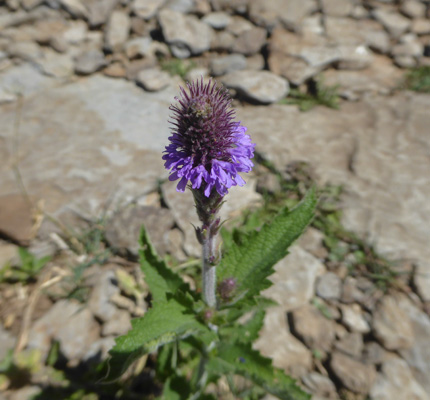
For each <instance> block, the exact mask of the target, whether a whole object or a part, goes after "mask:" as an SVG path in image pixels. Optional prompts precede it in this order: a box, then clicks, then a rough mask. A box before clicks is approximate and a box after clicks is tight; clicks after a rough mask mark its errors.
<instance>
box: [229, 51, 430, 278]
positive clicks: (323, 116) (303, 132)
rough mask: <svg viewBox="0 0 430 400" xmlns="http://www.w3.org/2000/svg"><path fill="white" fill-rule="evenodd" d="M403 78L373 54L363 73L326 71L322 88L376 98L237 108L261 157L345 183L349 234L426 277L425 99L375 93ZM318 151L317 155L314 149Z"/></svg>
mask: <svg viewBox="0 0 430 400" xmlns="http://www.w3.org/2000/svg"><path fill="white" fill-rule="evenodd" d="M335 75H336V79H335V78H334V77H335ZM402 75H403V72H402V71H401V70H398V69H397V68H395V67H394V66H393V65H392V61H391V60H389V59H387V58H386V57H383V56H376V57H375V60H374V62H373V63H372V65H371V66H370V67H369V68H368V69H366V70H364V71H361V72H356V71H327V72H326V73H325V74H324V77H325V80H324V82H325V84H327V85H334V84H340V85H341V86H340V88H339V90H340V92H341V93H342V92H347V91H348V90H349V91H350V92H353V93H356V94H359V95H360V94H363V93H366V92H370V93H373V94H374V95H372V96H366V98H364V99H363V100H362V101H360V102H356V103H354V104H351V103H347V102H346V103H343V104H342V112H337V111H334V110H330V109H327V108H323V107H317V108H315V109H313V110H312V112H310V113H305V114H303V113H300V111H299V110H298V109H297V108H296V107H294V106H282V105H271V106H264V107H263V106H260V107H238V109H237V114H238V118H239V120H241V121H246V125H247V126H248V129H249V132H251V133H252V138H253V140H254V141H255V142H256V143H257V148H258V149H259V152H260V154H261V155H262V156H264V157H265V158H267V159H268V160H270V161H271V162H273V163H274V165H276V167H277V168H279V169H280V170H284V169H285V167H286V165H287V164H288V162H291V161H293V160H303V161H307V162H309V163H311V165H314V166H315V169H316V170H317V171H318V178H317V180H318V182H321V183H323V182H333V183H335V184H342V185H344V187H345V192H344V198H343V202H342V204H343V212H342V215H343V217H342V222H343V224H344V225H345V227H346V228H347V229H349V230H351V231H354V232H357V233H358V234H360V235H362V237H368V238H369V240H371V241H372V243H374V244H375V246H376V248H377V249H378V251H380V252H382V253H383V254H385V255H386V256H388V257H389V258H391V259H396V258H397V259H411V258H413V259H414V260H416V264H417V265H421V267H420V268H421V269H420V271H421V273H427V271H430V263H429V261H428V260H430V249H429V246H428V241H427V240H426V239H425V238H428V237H429V235H430V230H429V227H430V203H429V202H428V201H426V200H425V199H428V198H430V184H429V180H428V170H429V168H430V165H429V161H428V160H429V151H428V149H427V147H426V146H423V145H422V138H426V137H428V128H427V127H428V126H430V114H429V113H428V112H427V110H428V109H429V107H430V99H429V97H428V95H420V94H415V93H408V92H401V93H397V94H395V95H393V96H389V97H387V96H378V95H377V93H391V92H392V90H393V89H394V87H395V85H396V83H395V82H398V79H400V78H401V77H402ZM405 104H406V105H407V107H406V109H404V107H405ZM268 132H270V134H268ZM375 138H378V139H377V140H376V141H375ZM396 143H404V144H405V146H402V147H400V148H399V147H398V146H397V145H396ZM322 147H323V148H324V152H323V153H321V152H320V151H319V150H318V149H320V148H322ZM382 153H383V154H384V155H383V156H382ZM418 161H419V162H418ZM412 182H419V184H412ZM394 188H396V189H394ZM406 204H408V206H406ZM411 235H413V238H414V239H412V238H411Z"/></svg>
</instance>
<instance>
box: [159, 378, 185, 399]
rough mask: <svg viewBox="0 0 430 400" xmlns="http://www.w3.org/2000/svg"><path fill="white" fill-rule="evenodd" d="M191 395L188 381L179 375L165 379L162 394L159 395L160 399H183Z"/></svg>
mask: <svg viewBox="0 0 430 400" xmlns="http://www.w3.org/2000/svg"><path fill="white" fill-rule="evenodd" d="M190 395H191V388H190V384H189V382H188V381H187V380H186V379H185V378H183V377H179V376H174V377H172V378H169V379H167V381H166V383H165V384H164V387H163V394H162V395H161V396H160V397H159V399H160V400H184V399H188V398H189V397H190Z"/></svg>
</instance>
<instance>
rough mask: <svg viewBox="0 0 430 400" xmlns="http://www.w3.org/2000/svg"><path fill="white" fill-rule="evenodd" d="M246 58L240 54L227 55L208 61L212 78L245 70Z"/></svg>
mask: <svg viewBox="0 0 430 400" xmlns="http://www.w3.org/2000/svg"><path fill="white" fill-rule="evenodd" d="M246 65H247V64H246V58H245V56H243V55H242V54H229V55H227V56H221V57H217V58H213V59H212V60H211V61H210V69H211V73H212V75H214V76H219V75H225V74H228V73H230V72H233V71H238V70H241V69H245V68H246Z"/></svg>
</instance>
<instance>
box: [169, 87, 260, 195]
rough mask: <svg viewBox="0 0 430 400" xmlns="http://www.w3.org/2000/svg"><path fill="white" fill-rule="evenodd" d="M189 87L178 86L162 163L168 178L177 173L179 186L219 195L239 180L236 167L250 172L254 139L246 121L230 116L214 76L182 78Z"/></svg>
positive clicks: (228, 101)
mask: <svg viewBox="0 0 430 400" xmlns="http://www.w3.org/2000/svg"><path fill="white" fill-rule="evenodd" d="M187 87H188V92H187V91H186V90H185V89H184V88H181V96H180V97H179V98H178V97H177V98H175V99H176V100H177V101H178V104H177V105H171V106H170V110H172V111H173V116H172V121H170V123H171V124H172V128H171V129H172V136H170V137H169V140H170V144H169V145H168V146H166V149H165V151H164V153H165V154H164V155H163V160H165V164H164V166H165V167H166V168H167V169H169V170H171V171H170V173H171V175H170V177H169V179H170V180H171V181H175V180H177V179H180V181H179V183H178V185H177V189H176V190H178V191H180V192H183V191H184V190H185V188H186V186H187V184H190V185H191V187H192V189H201V190H203V192H204V195H205V196H206V197H209V196H210V194H211V193H212V191H213V189H215V190H216V191H217V192H218V194H219V195H220V196H224V195H226V194H227V192H228V189H229V188H231V187H232V186H236V185H239V186H243V185H244V184H245V181H244V180H243V179H242V177H241V176H240V175H239V172H250V171H251V169H252V167H253V166H254V164H253V163H252V161H251V158H253V157H254V147H255V144H254V143H252V142H251V137H250V136H249V135H247V134H246V133H245V132H246V127H244V126H242V125H240V122H235V121H233V119H234V116H235V112H234V110H233V109H231V98H230V96H229V94H228V92H227V91H226V90H225V89H224V88H223V87H217V84H216V82H209V83H207V84H204V83H203V79H201V80H200V81H196V82H193V83H187Z"/></svg>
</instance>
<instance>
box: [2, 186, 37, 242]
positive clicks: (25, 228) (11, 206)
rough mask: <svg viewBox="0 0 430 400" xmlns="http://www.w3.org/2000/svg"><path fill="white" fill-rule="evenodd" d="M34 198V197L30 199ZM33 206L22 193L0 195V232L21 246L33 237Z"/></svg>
mask: <svg viewBox="0 0 430 400" xmlns="http://www.w3.org/2000/svg"><path fill="white" fill-rule="evenodd" d="M32 200H34V199H32ZM33 213H34V210H33V207H32V206H31V204H29V202H28V200H27V198H25V197H24V196H23V195H22V194H10V195H3V196H0V232H1V234H2V236H3V237H6V238H8V239H9V240H12V241H13V242H15V243H18V244H20V245H21V246H22V245H24V246H26V245H28V244H29V242H30V241H31V239H33V237H34V231H33V229H34V228H33V227H34V222H33Z"/></svg>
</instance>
